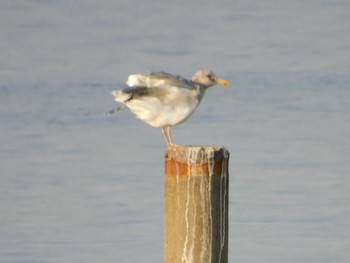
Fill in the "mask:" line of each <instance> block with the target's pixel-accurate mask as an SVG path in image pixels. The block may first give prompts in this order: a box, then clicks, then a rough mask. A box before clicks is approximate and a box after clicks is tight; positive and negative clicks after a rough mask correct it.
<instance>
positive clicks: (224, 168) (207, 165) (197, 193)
mask: <svg viewBox="0 0 350 263" xmlns="http://www.w3.org/2000/svg"><path fill="white" fill-rule="evenodd" d="M228 160H229V153H228V151H227V150H226V149H225V148H220V147H211V146H170V147H168V148H167V151H166V153H165V262H166V263H175V262H176V263H179V262H183V263H197V262H198V263H214V262H215V263H226V262H228V180H229V176H228Z"/></svg>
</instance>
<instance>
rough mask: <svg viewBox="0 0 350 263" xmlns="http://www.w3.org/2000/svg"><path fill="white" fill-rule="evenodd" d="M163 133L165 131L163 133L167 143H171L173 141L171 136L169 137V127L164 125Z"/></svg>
mask: <svg viewBox="0 0 350 263" xmlns="http://www.w3.org/2000/svg"><path fill="white" fill-rule="evenodd" d="M162 133H163V135H164V137H165V140H166V143H167V144H168V145H170V144H171V143H170V140H169V138H168V133H167V128H165V127H163V128H162Z"/></svg>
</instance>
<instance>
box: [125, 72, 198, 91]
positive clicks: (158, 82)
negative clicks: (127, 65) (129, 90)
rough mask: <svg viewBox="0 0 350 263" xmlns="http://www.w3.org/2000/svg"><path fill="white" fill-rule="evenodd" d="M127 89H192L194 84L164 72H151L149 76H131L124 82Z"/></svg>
mask: <svg viewBox="0 0 350 263" xmlns="http://www.w3.org/2000/svg"><path fill="white" fill-rule="evenodd" d="M126 83H127V85H128V86H129V87H138V88H142V87H143V88H169V87H179V88H185V89H193V88H194V83H193V82H192V81H190V80H187V79H185V78H182V77H180V76H178V75H173V74H170V73H166V72H152V73H151V74H133V75H130V76H129V78H128V81H127V82H126Z"/></svg>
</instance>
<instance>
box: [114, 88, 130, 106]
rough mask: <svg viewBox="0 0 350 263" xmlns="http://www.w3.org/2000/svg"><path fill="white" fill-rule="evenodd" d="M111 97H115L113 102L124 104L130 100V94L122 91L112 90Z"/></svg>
mask: <svg viewBox="0 0 350 263" xmlns="http://www.w3.org/2000/svg"><path fill="white" fill-rule="evenodd" d="M112 95H113V96H114V97H115V98H114V99H115V101H118V102H120V103H125V102H127V101H128V100H130V99H131V94H130V93H126V92H124V91H122V90H114V91H112Z"/></svg>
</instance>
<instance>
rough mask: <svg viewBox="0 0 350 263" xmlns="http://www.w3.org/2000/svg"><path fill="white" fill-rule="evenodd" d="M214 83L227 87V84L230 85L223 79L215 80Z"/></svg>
mask: <svg viewBox="0 0 350 263" xmlns="http://www.w3.org/2000/svg"><path fill="white" fill-rule="evenodd" d="M216 83H218V84H221V85H224V86H227V85H228V84H230V82H228V81H227V80H224V79H217V80H216Z"/></svg>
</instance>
